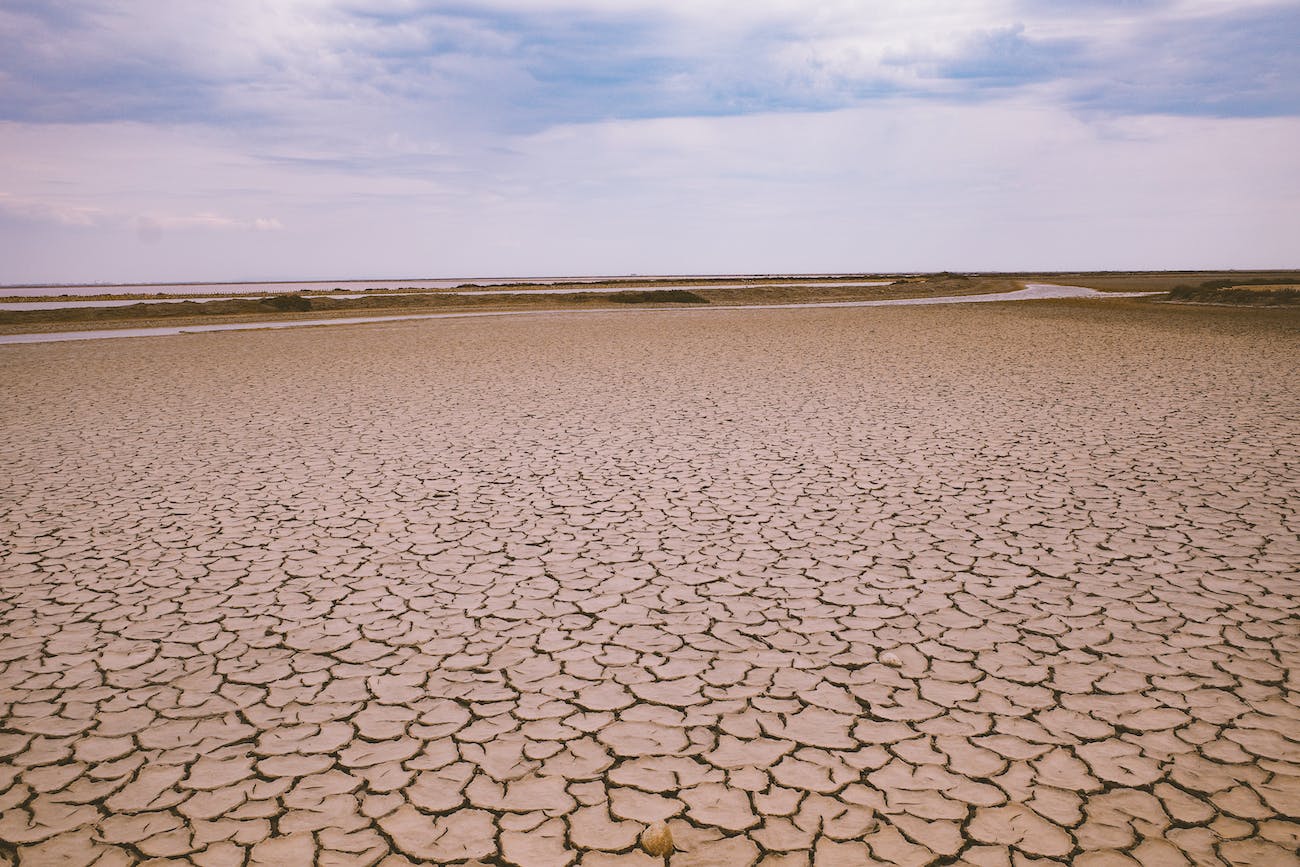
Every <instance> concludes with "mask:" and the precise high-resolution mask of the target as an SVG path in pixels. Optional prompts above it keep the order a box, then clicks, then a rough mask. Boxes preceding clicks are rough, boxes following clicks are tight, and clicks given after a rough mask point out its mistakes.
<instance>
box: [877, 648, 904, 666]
mask: <svg viewBox="0 0 1300 867" xmlns="http://www.w3.org/2000/svg"><path fill="white" fill-rule="evenodd" d="M877 658H878V659H879V660H880V663H881V664H882V665H888V666H889V667H890V668H902V667H903V660H901V659H899V658H898V654H897V653H894V651H892V650H886V651H885V652H884V653H882V654H880V656H879V657H877Z"/></svg>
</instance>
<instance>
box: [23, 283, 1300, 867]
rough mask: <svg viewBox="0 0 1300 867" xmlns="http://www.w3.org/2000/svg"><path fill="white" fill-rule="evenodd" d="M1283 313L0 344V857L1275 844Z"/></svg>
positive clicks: (1284, 642) (1274, 855) (862, 858)
mask: <svg viewBox="0 0 1300 867" xmlns="http://www.w3.org/2000/svg"><path fill="white" fill-rule="evenodd" d="M1296 322H1297V320H1296V318H1295V317H1294V316H1293V315H1291V314H1284V313H1260V312H1257V311H1213V312H1210V313H1206V312H1203V311H1200V312H1197V311H1187V310H1181V311H1180V310H1170V309H1163V310H1158V309H1153V308H1143V307H1142V306H1141V305H1131V304H1125V303H1124V302H1101V303H1097V302H1091V303H1083V304H1080V303H1057V302H1034V303H1026V304H1021V305H979V306H978V307H967V308H959V307H951V308H898V309H880V310H848V311H840V310H828V311H770V312H758V311H755V312H735V313H722V314H720V313H709V312H690V313H635V314H634V313H628V314H611V315H587V316H549V317H538V318H528V317H519V318H514V319H510V320H479V321H473V320H465V321H459V322H425V323H420V322H416V323H402V324H394V325H383V326H370V327H339V328H329V329H310V330H304V331H301V332H279V333H275V332H247V333H230V334H215V335H192V336H183V337H171V338H157V339H150V340H135V341H130V340H120V341H95V342H92V343H69V344H49V345H40V346H18V347H4V348H3V351H2V352H0V398H2V400H3V407H4V411H3V418H2V420H0V431H2V435H3V443H4V448H5V464H4V468H3V471H2V474H0V530H2V531H3V532H2V533H0V627H2V630H0V865H14V864H16V865H24V867H27V865H38V864H61V865H62V864H68V865H79V864H92V863H93V864H97V865H102V867H107V865H118V864H130V863H138V862H144V861H150V859H158V860H157V861H150V863H193V864H199V865H239V864H256V865H298V864H303V865H305V864H311V863H313V862H315V863H319V864H329V865H353V864H355V865H370V864H377V863H382V864H383V865H385V867H398V865H405V864H408V863H411V862H416V863H434V864H461V863H470V864H496V865H500V864H516V865H529V867H552V865H554V867H559V865H568V864H582V865H592V867H595V865H628V867H635V865H655V864H659V865H662V864H670V865H671V867H689V865H724V867H745V865H753V864H762V865H769V867H776V865H801V864H809V863H812V864H816V865H865V864H875V863H886V864H902V865H923V864H971V865H999V864H1043V863H1065V862H1069V863H1077V864H1081V865H1084V864H1086V865H1103V864H1115V865H1120V864H1133V863H1140V864H1147V865H1178V864H1189V863H1191V864H1246V865H1284V864H1296V863H1297V858H1296V855H1295V852H1296V847H1297V844H1298V842H1300V673H1298V672H1297V664H1298V663H1300V581H1297V576H1296V573H1295V567H1296V563H1297V557H1298V555H1300V544H1298V542H1297V532H1296V531H1297V525H1296V521H1297V515H1296V510H1297V503H1298V502H1300V496H1298V494H1300V492H1298V491H1297V479H1298V475H1300V474H1298V472H1297V470H1298V469H1300V445H1298V444H1300V428H1298V424H1297V415H1298V413H1297V403H1296V392H1295V374H1296V365H1295V361H1296V358H1297V353H1296V349H1297V345H1296V339H1295V336H1296V330H1295V325H1296ZM660 820H666V822H667V825H668V828H669V829H670V831H671V834H672V837H673V840H674V843H675V846H676V851H675V852H674V853H673V854H672V855H671V856H669V857H668V858H666V859H665V858H652V857H651V856H649V855H647V854H645V852H644V851H643V850H642V849H641V848H640V846H639V844H638V838H639V835H640V834H641V833H642V831H643V829H645V828H646V827H647V826H648V825H651V824H652V823H655V822H658V821H660Z"/></svg>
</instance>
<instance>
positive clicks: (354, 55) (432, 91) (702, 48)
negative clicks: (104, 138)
mask: <svg viewBox="0 0 1300 867" xmlns="http://www.w3.org/2000/svg"><path fill="white" fill-rule="evenodd" d="M1297 41H1300V10H1298V9H1297V8H1296V7H1295V6H1294V4H1285V3H1280V4H1279V3H1271V4H1269V3H1261V2H1259V0H1255V2H1244V3H1240V4H1226V3H1222V2H1217V0H1182V2H1175V0H1165V2H1157V0H1093V2H1086V3H1073V4H1065V3H1063V2H1061V0H1035V2H1012V0H1004V2H993V0H972V2H968V3H942V2H938V3H925V4H919V3H908V2H903V0H878V2H874V3H861V4H859V3H847V2H823V3H816V4H807V3H795V2H793V0H768V2H749V3H737V2H724V0H712V2H697V3H693V4H688V3H685V2H663V3H650V2H640V0H637V2H626V3H618V4H609V3H603V2H594V0H589V2H577V0H547V2H542V0H536V2H534V0H514V2H480V3H473V4H471V3H441V2H393V0H374V2H360V0H352V2H342V3H331V2H324V0H284V2H281V3H276V4H264V3H259V2H255V0H229V2H226V3H220V4H210V3H199V2H197V0H176V2H173V3H168V4H121V3H113V2H110V0H61V2H50V3H45V2H33V0H13V2H12V3H10V4H7V5H6V6H5V7H4V8H3V9H2V10H0V46H2V47H3V48H4V49H5V50H4V51H3V52H0V118H3V119H10V120H21V121H28V122H86V121H96V120H140V121H145V122H151V123H210V124H220V125H225V126H230V125H235V126H243V127H247V128H255V127H259V126H260V127H265V126H266V125H267V124H275V125H279V126H282V127H285V128H297V127H300V126H302V125H311V124H314V123H318V122H321V121H322V120H323V119H325V118H328V117H331V116H333V117H350V116H354V115H356V114H361V115H363V116H364V115H366V114H368V113H373V112H383V113H386V115H387V116H388V117H389V118H390V120H389V124H390V125H395V126H400V127H403V128H407V129H417V128H424V129H426V130H427V129H432V128H436V127H438V126H440V125H446V124H458V125H461V126H470V127H473V128H475V129H482V130H496V131H521V130H527V129H541V128H545V127H546V126H548V125H550V124H556V123H572V122H582V121H596V120H607V119H616V118H641V117H674V116H696V115H727V114H746V113H761V112H768V111H774V110H775V111H805V110H809V109H814V110H830V109H836V108H844V107H849V106H853V105H861V104H865V103H867V102H869V101H871V100H876V99H884V98H890V97H893V96H895V95H898V94H900V93H904V94H910V95H914V96H919V97H925V98H932V99H949V100H955V101H966V100H978V99H982V98H985V97H986V96H987V95H988V94H989V93H996V92H999V91H1002V90H1005V89H1007V88H1015V87H1029V86H1033V85H1037V84H1041V83H1044V82H1056V83H1058V84H1060V85H1061V88H1060V92H1061V94H1062V97H1061V98H1062V99H1063V100H1065V102H1066V104H1069V105H1077V106H1078V107H1080V108H1082V109H1087V110H1094V111H1096V110H1101V111H1109V112H1115V113H1178V114H1199V113H1209V114H1217V115H1237V114H1242V115H1250V116H1267V115H1289V114H1295V113H1297V112H1300V104H1298V103H1300V98H1298V96H1297V94H1298V93H1300V75H1297V71H1298V70H1297V60H1296V57H1297V55H1298V54H1300V52H1295V51H1294V50H1292V48H1291V46H1293V45H1294V44H1295V43H1296V42H1297ZM396 118H400V120H397V119H396Z"/></svg>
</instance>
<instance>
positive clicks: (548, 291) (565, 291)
mask: <svg viewBox="0 0 1300 867" xmlns="http://www.w3.org/2000/svg"><path fill="white" fill-rule="evenodd" d="M295 285H296V284H295ZM769 285H783V286H784V285H787V284H784V283H782V284H769ZM790 285H797V284H790ZM835 285H836V286H888V285H890V281H888V280H868V281H852V282H850V281H838V282H836V283H835ZM536 286H540V287H542V288H535V287H534V286H532V285H530V286H529V287H517V288H510V289H469V290H456V289H454V290H451V291H448V292H436V293H429V292H384V293H383V294H381V295H367V294H365V293H364V292H362V293H355V292H353V293H348V292H334V291H330V292H329V294H327V295H326V296H325V297H327V298H334V299H338V300H342V301H347V300H356V299H358V298H392V297H393V296H395V295H428V294H437V295H515V296H520V295H579V294H581V293H583V292H590V291H591V289H589V288H577V289H575V288H573V287H572V286H552V287H546V286H545V285H544V284H536ZM744 288H745V284H744V283H733V284H727V285H724V284H719V283H701V284H699V285H698V286H695V285H680V284H679V285H674V286H640V287H635V291H638V292H678V291H681V290H691V289H744ZM295 291H298V292H301V291H304V290H301V289H298V290H295ZM601 291H608V290H601ZM10 297H13V296H10ZM237 297H238V298H240V299H243V300H246V301H256V300H257V299H258V298H264V297H267V296H266V295H240V296H231V295H222V296H208V295H185V296H178V297H176V298H151V299H148V300H144V301H138V300H137V301H103V300H96V301H73V300H71V299H67V298H56V299H54V300H52V301H5V300H4V299H3V298H0V310H69V309H73V308H79V307H128V306H130V305H133V304H181V303H184V302H186V301H194V302H201V301H234V300H236V298H237Z"/></svg>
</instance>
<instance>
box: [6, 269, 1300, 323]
mask: <svg viewBox="0 0 1300 867" xmlns="http://www.w3.org/2000/svg"><path fill="white" fill-rule="evenodd" d="M871 280H882V281H884V280H887V281H890V282H889V285H883V286H861V285H853V284H854V283H861V282H864V281H871ZM1031 282H1044V283H1058V284H1065V285H1072V286H1085V287H1088V288H1091V289H1097V290H1099V291H1103V292H1107V291H1110V292H1134V291H1139V292H1168V293H1170V294H1169V295H1168V296H1166V299H1159V300H1172V301H1180V302H1194V303H1213V304H1248V305H1253V306H1267V305H1272V306H1278V305H1287V304H1295V303H1297V290H1296V288H1295V287H1296V285H1297V284H1300V271H1274V272H1124V273H1119V272H1105V273H1090V274H1089V273H1080V272H1058V273H1018V274H969V275H967V274H952V273H948V272H943V273H939V274H927V275H912V276H892V277H891V276H887V275H868V274H857V275H844V276H836V277H814V278H805V279H799V280H797V282H796V280H795V279H794V278H789V277H784V278H778V277H756V278H748V279H743V280H741V279H737V278H721V277H720V278H687V277H680V278H674V277H670V278H659V279H653V278H636V279H626V280H622V279H620V280H610V281H606V282H603V283H592V282H573V283H559V284H547V285H540V284H536V283H521V284H512V285H505V286H502V285H494V286H480V285H477V284H472V283H470V284H465V285H464V286H463V287H460V288H462V289H467V290H482V289H489V290H495V291H500V290H505V289H516V288H517V289H518V290H519V291H518V293H517V294H506V295H498V294H493V295H461V294H455V290H436V289H429V290H425V289H418V288H413V287H403V286H401V285H398V284H395V285H394V286H392V287H391V288H384V289H367V290H365V292H364V295H363V297H359V298H341V297H338V295H337V294H335V293H339V292H343V291H347V290H342V289H336V290H334V292H315V293H289V294H281V295H276V296H272V297H269V298H267V297H261V296H257V297H233V298H229V299H226V300H219V301H175V300H174V299H175V296H174V295H173V296H147V295H138V296H130V295H120V294H118V295H104V296H96V297H97V298H99V299H100V300H110V299H120V300H137V299H138V300H139V301H140V303H138V304H129V305H123V306H118V307H75V308H66V309H60V310H14V309H6V308H5V305H4V303H3V302H4V301H17V300H25V299H18V298H9V299H0V332H3V333H10V334H13V333H23V332H38V331H68V330H77V331H80V330H94V329H100V328H144V327H150V326H155V325H172V326H189V325H198V324H237V323H248V322H260V321H285V320H295V319H332V318H339V317H347V316H375V315H380V316H383V315H399V316H400V315H420V314H429V313H460V312H465V313H468V312H495V311H506V310H569V309H575V310H582V309H595V308H601V307H609V306H610V305H612V304H620V305H621V304H636V305H639V306H654V307H674V306H681V305H701V306H702V305H705V304H712V305H715V306H734V305H749V304H807V303H819V302H838V301H880V300H889V299H903V298H929V297H942V296H962V295H982V294H988V293H995V292H1007V291H1013V290H1016V289H1019V288H1021V287H1023V286H1024V285H1025V284H1026V283H1031ZM284 285H285V287H286V288H288V287H291V286H293V285H294V284H284ZM672 287H690V288H689V289H687V288H682V289H677V290H674V289H673V288H672ZM118 288H124V287H118ZM560 288H563V289H579V290H582V291H578V292H573V293H571V294H554V293H548V292H540V291H536V290H539V289H560ZM651 290H654V291H651ZM349 294H351V293H349ZM162 297H166V298H170V299H172V300H171V301H170V302H169V303H166V304H156V303H149V300H150V299H151V298H152V299H154V300H156V299H158V298H162ZM41 300H52V299H51V298H50V296H44V297H43V298H42V299H41ZM77 300H89V299H88V298H86V297H82V298H79V299H77ZM1144 303H1150V302H1144Z"/></svg>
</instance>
